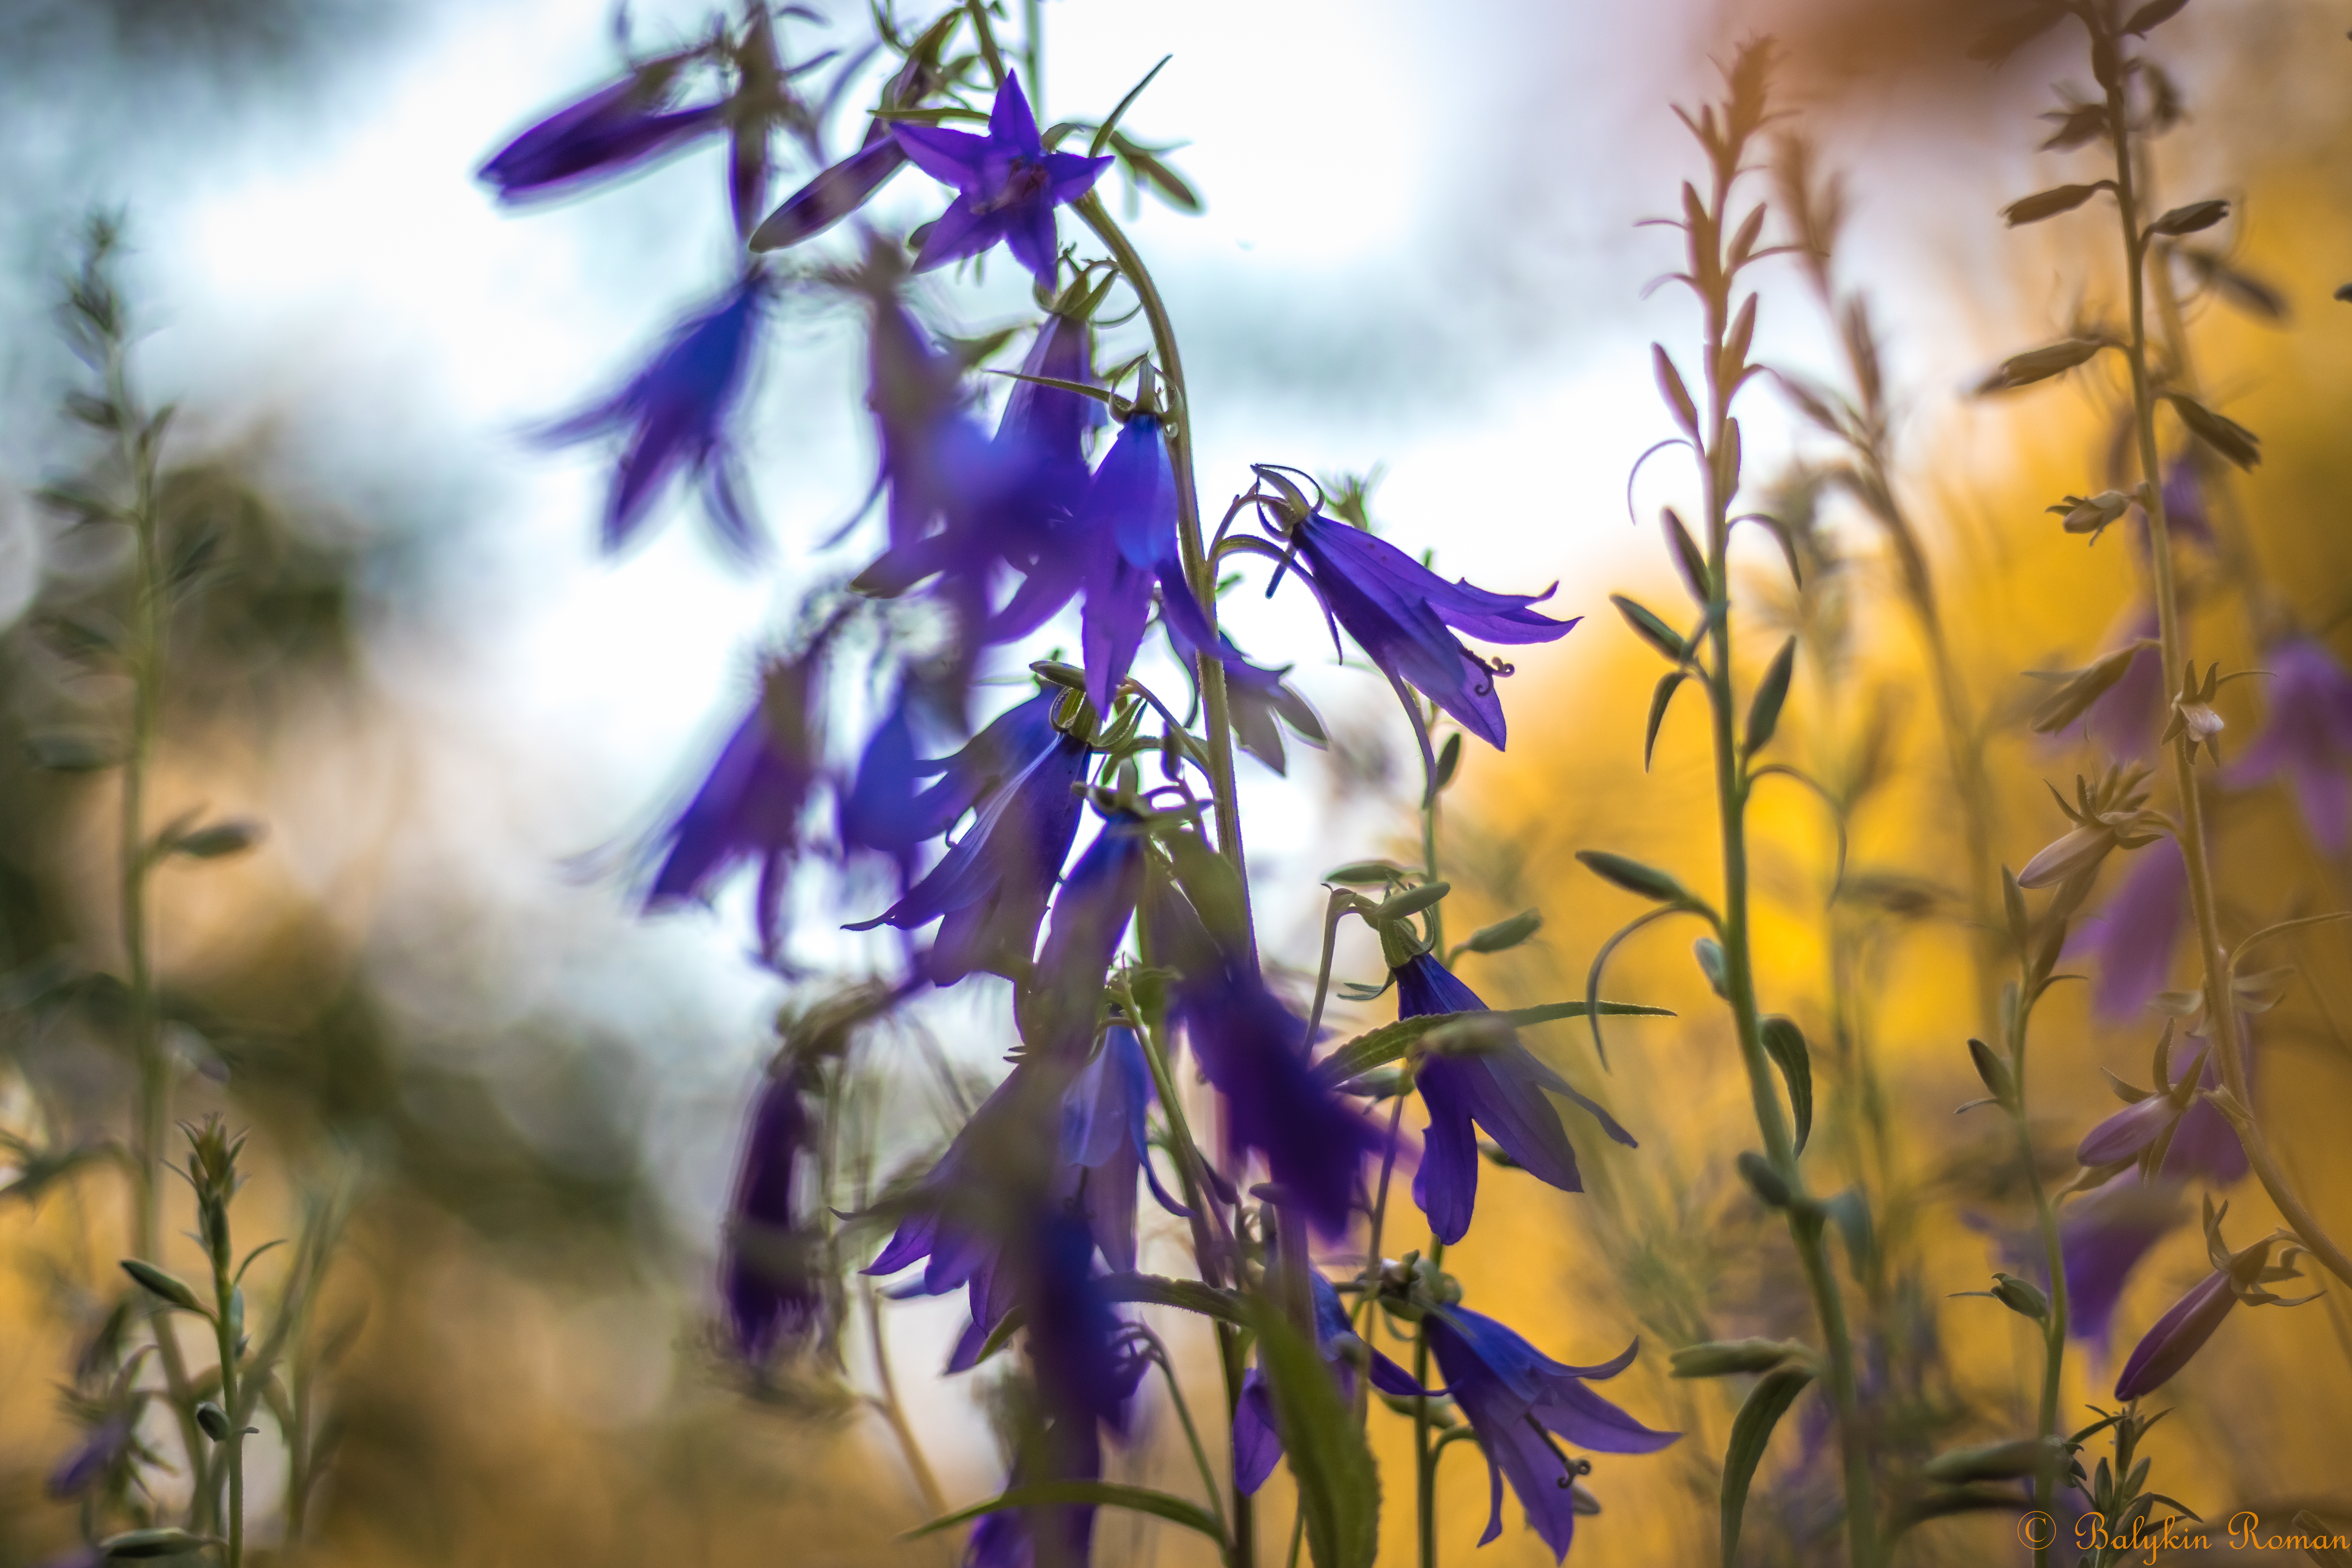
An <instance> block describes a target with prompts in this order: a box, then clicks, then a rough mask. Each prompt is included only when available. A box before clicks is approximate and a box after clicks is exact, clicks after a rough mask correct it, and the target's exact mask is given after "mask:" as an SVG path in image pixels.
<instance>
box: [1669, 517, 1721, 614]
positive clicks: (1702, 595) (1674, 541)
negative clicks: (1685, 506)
mask: <svg viewBox="0 0 2352 1568" xmlns="http://www.w3.org/2000/svg"><path fill="white" fill-rule="evenodd" d="M1658 521H1659V525H1660V526H1661V527H1663V528H1664V530H1665V531H1666V544H1667V546H1668V548H1670V549H1672V550H1673V551H1674V552H1675V568H1676V569H1677V570H1679V571H1680V572H1681V573H1682V576H1683V586H1684V587H1685V588H1688V589H1689V590H1690V595H1691V600H1692V602H1693V603H1694V604H1697V605H1705V604H1706V602H1707V601H1708V600H1709V599H1710V598H1712V597H1713V596H1714V595H1711V594H1709V593H1708V592H1707V577H1706V556H1705V555H1703V554H1701V553H1700V552H1699V548H1698V541H1697V540H1696V539H1693V538H1692V537H1691V531H1690V530H1689V529H1687V528H1685V527H1684V526H1683V520H1682V518H1681V516H1680V514H1678V513H1677V512H1676V511H1675V509H1674V508H1672V507H1667V508H1665V509H1664V510H1662V511H1660V512H1659V514H1658Z"/></svg>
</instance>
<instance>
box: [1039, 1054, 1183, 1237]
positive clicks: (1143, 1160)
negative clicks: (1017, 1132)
mask: <svg viewBox="0 0 2352 1568" xmlns="http://www.w3.org/2000/svg"><path fill="white" fill-rule="evenodd" d="M1157 1098H1158V1095H1157V1092H1156V1091H1155V1090H1154V1089H1153V1088H1152V1084H1151V1067H1150V1063H1148V1062H1147V1061H1145V1060H1144V1056H1143V1043H1142V1041H1140V1040H1139V1039H1138V1038H1137V1037H1136V1034H1135V1031H1134V1030H1133V1029H1130V1028H1128V1027H1127V1026H1124V1025H1114V1026H1112V1027H1111V1028H1110V1029H1109V1030H1108V1031H1107V1032H1106V1033H1105V1034H1104V1035H1103V1042H1102V1048H1101V1049H1100V1050H1099V1051H1097V1052H1096V1053H1095V1058H1094V1059H1093V1060H1092V1061H1090V1062H1088V1063H1087V1065H1086V1068H1085V1069H1084V1070H1083V1071H1081V1072H1080V1073H1079V1074H1078V1076H1077V1078H1076V1079H1075V1080H1073V1081H1072V1083H1071V1085H1070V1087H1069V1089H1068V1091H1067V1092H1066V1093H1065V1094H1064V1095H1063V1096H1062V1163H1063V1165H1064V1167H1065V1169H1066V1172H1067V1173H1068V1177H1069V1180H1070V1184H1071V1186H1072V1187H1073V1188H1074V1189H1075V1190H1074V1191H1073V1193H1072V1194H1071V1197H1072V1202H1073V1203H1074V1204H1075V1205H1076V1207H1077V1208H1078V1209H1079V1210H1080V1211H1081V1212H1083V1213H1084V1214H1085V1215H1086V1218H1087V1226H1088V1227H1089V1228H1090V1229H1091V1230H1092V1231H1093V1233H1094V1238H1095V1246H1096V1247H1097V1248H1099V1249H1100V1251H1101V1253H1102V1257H1103V1262H1104V1263H1105V1264H1107V1265H1108V1267H1109V1268H1111V1269H1112V1270H1114V1271H1115V1272H1118V1273H1126V1272H1129V1271H1130V1270H1132V1269H1133V1268H1135V1216H1136V1210H1137V1207H1138V1205H1139V1195H1138V1194H1137V1191H1136V1182H1137V1178H1138V1177H1140V1178H1141V1179H1142V1180H1143V1182H1144V1183H1146V1184H1149V1185H1150V1188H1151V1195H1152V1196H1153V1197H1154V1198H1156V1199H1157V1200H1159V1203H1160V1207H1161V1208H1163V1209H1166V1210H1167V1211H1168V1212H1169V1213H1170V1214H1171V1215H1176V1216H1178V1217H1179V1218H1190V1217H1191V1216H1192V1210H1190V1209H1188V1208H1186V1207H1185V1206H1184V1205H1182V1204H1181V1203H1178V1202H1177V1201H1176V1200H1175V1199H1174V1198H1173V1197H1171V1196H1170V1195H1169V1193H1168V1189H1167V1188H1166V1187H1164V1186H1162V1185H1160V1177H1159V1174H1158V1173H1156V1172H1154V1171H1153V1170H1152V1168H1151V1155H1150V1134H1149V1132H1148V1131H1147V1123H1146V1121H1145V1113H1146V1112H1147V1111H1148V1110H1150V1107H1151V1104H1152V1102H1153V1101H1154V1100H1156V1099H1157Z"/></svg>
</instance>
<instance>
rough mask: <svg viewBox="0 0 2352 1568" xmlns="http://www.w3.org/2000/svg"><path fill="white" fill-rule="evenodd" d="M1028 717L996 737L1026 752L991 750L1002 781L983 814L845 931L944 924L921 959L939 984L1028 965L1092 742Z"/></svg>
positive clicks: (1064, 853) (1066, 848)
mask: <svg viewBox="0 0 2352 1568" xmlns="http://www.w3.org/2000/svg"><path fill="white" fill-rule="evenodd" d="M1048 711H1049V712H1050V710H1048ZM1031 717H1034V716H1024V721H1022V722H1020V723H1018V724H1015V725H1013V726H1011V727H1010V728H1009V730H1008V731H1007V732H1006V733H1005V734H1004V735H1003V737H1002V738H1001V739H1002V740H1003V741H1004V742H1019V743H1020V744H1021V745H1022V746H1024V748H1026V751H1025V754H1024V752H1010V748H1009V747H1007V748H1003V750H1001V751H996V752H994V754H995V755H996V757H997V759H998V760H999V761H1001V763H1003V766H1004V768H1005V776H1004V782H1003V783H1002V784H998V785H997V786H996V788H995V790H994V792H993V793H992V795H990V796H989V797H988V799H987V801H986V802H985V804H984V805H982V807H981V813H980V817H979V820H977V821H976V822H974V823H973V824H972V826H971V827H970V828H969V829H968V830H966V832H965V834H964V836H963V837H961V839H959V840H957V841H956V842H955V843H954V844H953V845H951V846H950V847H949V848H948V852H947V854H946V855H945V856H943V857H942V858H940V863H939V864H938V865H936V866H934V867H932V868H931V869H930V871H929V874H928V875H926V876H925V877H924V878H923V879H922V880H920V881H919V882H917V883H916V884H915V885H914V886H913V887H912V888H909V889H907V893H906V896H905V897H904V898H901V899H900V900H898V902H897V903H895V904H893V905H891V906H890V908H889V909H887V910H884V911H883V912H882V913H881V914H878V915H877V916H875V917H874V918H873V919H872V920H869V921H858V922H857V923H856V924H855V925H852V926H850V927H849V928H848V929H849V930H851V931H868V930H871V929H872V928H873V927H875V926H877V925H889V926H895V927H897V928H898V930H900V931H912V930H914V929H915V928H917V927H919V926H923V925H928V924H929V923H930V922H931V921H941V924H940V931H939V934H938V936H936V937H935V938H933V939H932V942H931V949H930V953H929V958H928V959H927V960H926V961H925V965H924V972H925V973H927V974H928V975H929V977H930V978H931V979H932V980H933V981H934V982H936V983H937V984H941V985H951V984H954V983H955V982H957V981H959V980H961V979H962V978H963V977H964V976H965V975H967V974H969V973H971V972H972V971H973V970H975V969H989V970H993V971H995V972H997V973H1020V972H1023V971H1025V970H1026V969H1027V967H1028V965H1029V961H1030V957H1031V954H1032V953H1033V952H1034V949H1035V947H1036V944H1037V928H1038V926H1039V925H1040V924H1041V923H1042V922H1043V921H1044V920H1045V904H1046V900H1048V899H1049V898H1050V897H1051V896H1052V894H1053V890H1054V884H1055V882H1056V881H1057V880H1059V879H1060V877H1061V874H1062V862H1063V861H1064V860H1065V859H1066V858H1068V856H1069V853H1070V845H1071V842H1072V841H1073V840H1074V839H1076V837H1077V832H1078V813H1079V803H1078V797H1077V795H1076V794H1074V793H1073V786H1075V785H1076V784H1081V783H1083V782H1084V781H1085V779H1086V773H1087V756H1088V755H1089V754H1090V753H1089V751H1088V748H1087V743H1086V742H1084V741H1082V740H1079V739H1078V738H1077V737H1076V735H1071V734H1066V733H1064V732H1063V731H1059V730H1056V729H1055V728H1054V727H1053V725H1052V723H1051V721H1050V719H1049V720H1048V721H1047V722H1046V723H1045V725H1044V726H1042V728H1041V727H1040V726H1038V725H1036V724H1034V722H1031V721H1029V719H1030V718H1031ZM991 728H992V730H993V728H994V727H993V726H992V727H991ZM975 744H977V742H975ZM1007 752H1010V754H1006V753H1007ZM942 917H944V919H942Z"/></svg>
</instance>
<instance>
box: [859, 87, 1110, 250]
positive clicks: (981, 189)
mask: <svg viewBox="0 0 2352 1568" xmlns="http://www.w3.org/2000/svg"><path fill="white" fill-rule="evenodd" d="M894 134H895V135H896V136H897V137H898V144H899V145H900V146H901V147H903V148H905V149H906V152H907V156H908V159H909V160H910V161H912V162H913V163H914V165H915V166H916V167H917V168H919V169H920V170H922V171H923V173H925V174H929V175H930V176H931V177H932V178H933V179H935V180H938V181H940V183H941V184H950V185H953V186H955V187H956V191H957V195H956V199H955V200H954V202H952V203H951V204H950V205H949V207H948V210H947V211H946V212H944V213H942V214H941V215H940V217H939V220H938V221H937V222H935V223H933V224H932V225H931V226H930V228H929V232H928V233H926V234H925V235H924V236H923V244H922V249H921V251H920V252H919V254H918V255H917V256H916V258H915V270H916V271H918V272H922V271H927V270H929V268H934V267H941V266H944V265H946V264H947V263H948V262H950V261H955V260H960V259H961V258H964V257H967V256H977V255H979V254H980V253H981V252H982V251H983V250H986V249H988V248H989V247H991V246H992V245H994V244H996V243H997V242H998V241H999V240H1003V242H1004V243H1005V244H1006V245H1007V246H1009V247H1011V249H1012V251H1013V259H1014V260H1015V261H1018V262H1019V263H1020V264H1021V265H1022V266H1023V267H1024V268H1028V270H1029V272H1030V275H1031V276H1033V277H1034V278H1035V279H1037V286H1038V287H1039V288H1041V289H1051V288H1053V286H1054V270H1055V261H1056V258H1057V257H1058V255H1059V253H1060V250H1061V246H1060V243H1059V241H1058V239H1057V238H1056V237H1055V224H1054V209H1055V207H1056V206H1058V205H1061V204H1062V203H1064V202H1072V201H1076V200H1077V198H1078V197H1080V196H1082V195H1086V194H1087V192H1088V191H1090V190H1092V189H1093V188H1094V184H1095V182H1096V181H1097V180H1098V179H1100V178H1102V174H1103V171H1104V170H1106V169H1108V168H1109V167H1110V165H1111V163H1112V160H1111V159H1109V158H1107V157H1105V158H1082V157H1079V156H1077V155H1076V154H1075V153H1048V152H1046V151H1045V142H1043V141H1042V140H1040V138H1039V137H1038V134H1037V121H1036V118H1035V117H1034V115H1032V114H1031V113H1030V111H1029V100H1027V99H1026V98H1024V97H1023V96H1022V92H1021V79H1020V78H1019V77H1017V76H1008V77H1006V78H1005V79H1004V85H1003V87H1001V88H999V89H997V93H996V103H995V105H994V107H993V108H992V110H990V111H989V116H988V134H987V135H985V136H975V135H973V134H971V132H966V131H950V130H947V129H945V128H944V127H940V126H930V125H912V124H905V125H900V126H898V127H897V128H896V130H895V132H894Z"/></svg>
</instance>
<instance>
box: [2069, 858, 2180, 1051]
mask: <svg viewBox="0 0 2352 1568" xmlns="http://www.w3.org/2000/svg"><path fill="white" fill-rule="evenodd" d="M2188 914H2189V868H2188V867H2187V866H2186V865H2184V864H2183V863H2182V861H2181V858H2180V847H2179V845H2177V844H2175V843H2174V842H2173V841H2172V840H2171V839H2170V838H2162V837H2160V838H2158V839H2157V840H2156V842H2155V843H2153V844H2150V845H2148V846H2147V847H2146V848H2144V849H2142V850H2140V851H2139V853H2138V854H2137V855H2136V856H2135V857H2134V858H2132V862H2131V866H2130V868H2129V869H2128V870H2127V871H2126V873H2125V874H2124V878H2123V880H2122V881H2121V882H2119V883H2117V884H2116V889H2115V891H2114V892H2112V893H2110V894H2109V895H2107V901H2106V905H2105V908H2104V909H2102V910H2100V912H2099V917H2098V921H2097V923H2096V924H2095V925H2093V924H2087V923H2086V925H2085V926H2084V930H2083V937H2084V940H2083V941H2082V942H2080V943H2079V946H2078V951H2081V952H2088V953H2090V954H2091V955H2092V957H2093V959H2094V961H2095V963H2096V965H2097V976H2098V977H2097V980H2096V981H2095V984H2094V985H2093V987H2092V991H2091V1000H2092V1005H2094V1006H2095V1008H2096V1009H2097V1010H2098V1014H2099V1016H2100V1017H2102V1018H2105V1019H2106V1020H2108V1021H2110V1022H2122V1021H2125V1020H2127V1019H2131V1018H2136V1017H2137V1016H2139V1013H2140V1009H2141V1008H2143V1007H2145V1006H2147V1003H2148V998H2150V997H2152V996H2154V995H2155V994H2157V993H2158V992H2159V991H2161V990H2163V989H2164V982H2165V980H2166V978H2167V976H2168V975H2169V974H2170V973H2172V954H2173V951H2174V949H2176V948H2177V947H2178V946H2179V941H2180V931H2181V925H2182V922H2183V921H2185V920H2186V919H2187V918H2188Z"/></svg>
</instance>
